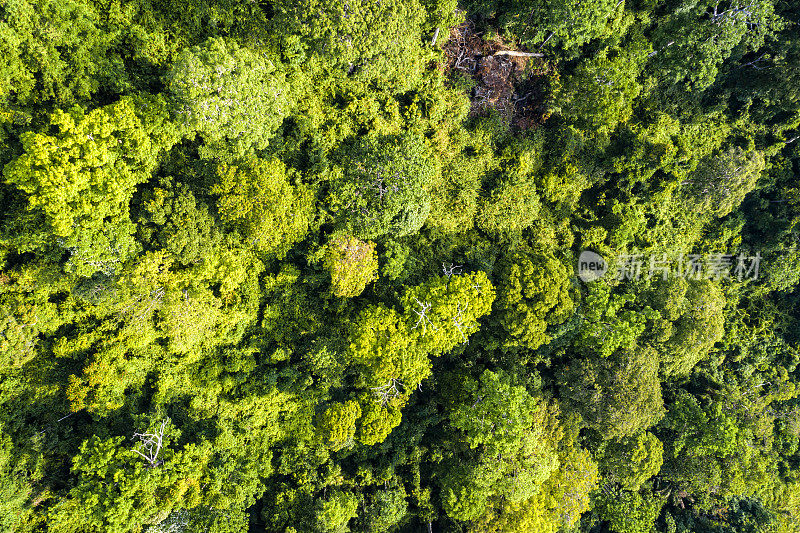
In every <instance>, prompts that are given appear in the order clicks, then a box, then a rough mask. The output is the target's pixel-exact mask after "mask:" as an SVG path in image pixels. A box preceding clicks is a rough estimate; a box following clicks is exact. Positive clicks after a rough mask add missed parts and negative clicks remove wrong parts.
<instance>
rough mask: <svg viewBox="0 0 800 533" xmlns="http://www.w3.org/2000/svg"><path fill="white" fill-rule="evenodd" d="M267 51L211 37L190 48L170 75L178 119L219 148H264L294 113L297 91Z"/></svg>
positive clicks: (168, 81) (171, 92) (166, 78)
mask: <svg viewBox="0 0 800 533" xmlns="http://www.w3.org/2000/svg"><path fill="white" fill-rule="evenodd" d="M269 57H270V56H269V54H268V53H267V52H266V51H260V52H256V51H253V50H250V49H248V48H240V47H239V46H238V45H237V44H236V43H235V42H233V41H225V40H224V39H222V38H216V37H215V38H211V39H209V40H208V41H206V42H205V43H203V44H202V45H200V46H195V47H192V48H190V49H186V50H184V51H183V52H182V53H181V55H180V56H179V57H178V58H177V60H176V61H175V63H174V64H173V66H172V69H171V70H170V71H169V73H168V74H167V75H166V77H165V83H166V84H167V86H168V87H169V92H170V94H171V95H172V96H173V98H174V100H175V113H176V115H177V120H178V122H179V123H180V124H181V125H182V126H183V127H184V128H185V129H186V131H187V132H197V133H199V134H200V135H201V136H202V137H203V138H204V139H205V140H206V142H207V143H208V144H209V145H210V146H211V147H212V149H214V148H215V147H218V146H219V145H220V144H221V143H223V142H227V143H228V144H229V145H230V146H231V147H233V149H234V150H235V152H237V153H239V154H241V153H244V152H246V151H248V150H249V149H251V148H257V149H263V148H265V147H266V146H267V143H268V142H269V140H270V139H271V138H272V137H273V136H274V135H275V132H276V130H277V129H278V127H279V126H280V125H281V123H282V122H283V119H284V117H286V116H287V115H288V114H289V113H290V108H291V106H292V105H293V96H292V89H291V86H290V85H289V83H287V80H286V77H285V74H284V72H283V70H282V69H281V68H280V63H278V62H277V61H275V60H272V59H270V58H269Z"/></svg>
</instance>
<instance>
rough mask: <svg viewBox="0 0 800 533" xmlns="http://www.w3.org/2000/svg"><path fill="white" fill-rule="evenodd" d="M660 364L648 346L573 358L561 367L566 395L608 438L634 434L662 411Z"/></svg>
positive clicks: (649, 423)
mask: <svg viewBox="0 0 800 533" xmlns="http://www.w3.org/2000/svg"><path fill="white" fill-rule="evenodd" d="M658 363H659V358H658V353H657V352H656V351H655V350H654V349H652V348H649V347H648V348H638V347H637V348H633V349H631V350H620V351H618V352H616V353H615V354H614V355H612V356H610V357H607V358H602V359H600V358H593V359H588V360H577V361H572V362H571V364H569V365H568V366H566V367H564V368H563V369H562V370H561V371H560V372H559V378H558V382H559V386H560V387H561V389H560V390H561V394H562V397H563V398H564V399H565V401H566V402H567V405H568V406H570V408H571V409H573V410H576V411H577V412H579V413H580V414H581V416H582V417H583V419H584V420H585V421H586V423H587V425H588V426H589V427H591V428H593V429H595V430H597V431H598V432H600V434H601V435H602V437H603V438H604V439H612V438H620V437H627V436H630V435H634V434H636V433H638V432H639V431H641V430H644V429H647V428H649V427H651V426H653V425H654V424H656V423H657V422H658V421H659V420H661V418H662V417H663V416H664V413H665V410H664V400H663V398H662V396H661V383H660V382H659V374H658Z"/></svg>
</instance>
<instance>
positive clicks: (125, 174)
mask: <svg viewBox="0 0 800 533" xmlns="http://www.w3.org/2000/svg"><path fill="white" fill-rule="evenodd" d="M50 125H51V127H52V128H53V129H56V131H57V133H55V134H50V133H35V132H26V133H23V134H22V135H21V141H22V145H23V149H24V153H23V154H22V155H20V156H19V157H17V158H16V159H14V160H13V161H12V162H10V163H8V164H7V165H6V166H5V168H4V169H3V175H4V177H5V179H6V181H7V182H8V183H10V184H13V185H15V186H16V187H18V188H19V189H20V190H22V191H24V192H25V193H26V194H27V195H28V202H29V206H30V208H31V209H37V210H41V212H43V213H44V215H45V217H46V219H47V222H48V226H49V231H50V232H52V235H53V236H55V237H56V238H57V240H59V243H60V244H61V245H62V246H64V247H65V248H68V249H70V250H71V252H72V256H73V259H72V263H73V267H74V268H75V270H76V272H77V273H79V274H81V275H85V276H88V275H91V274H92V273H94V272H96V271H98V270H104V271H107V272H113V271H114V269H115V268H117V266H118V264H119V263H120V262H122V261H124V260H126V259H127V258H128V257H130V255H131V254H132V253H134V252H135V250H136V244H135V242H134V240H133V238H132V233H133V230H134V227H133V224H132V223H131V221H130V217H129V213H128V204H129V202H130V200H131V197H132V196H133V193H134V190H135V187H136V186H137V185H139V184H140V183H143V182H145V181H147V180H148V179H149V178H150V172H151V171H152V169H153V168H154V166H155V164H156V156H157V154H158V152H159V151H160V149H161V148H162V146H159V145H158V144H157V143H153V142H151V139H150V137H149V135H148V132H147V129H146V128H145V125H144V124H143V123H142V122H141V121H140V120H139V118H138V117H137V115H136V114H135V113H134V103H133V101H132V100H131V99H127V98H126V99H123V100H120V101H119V102H117V103H115V104H111V105H108V106H106V107H101V108H98V109H95V110H94V111H91V112H89V113H84V112H83V111H82V110H81V109H80V108H77V107H75V108H73V109H71V110H70V111H69V112H68V113H67V112H64V111H61V110H56V111H55V112H54V113H53V114H52V116H51V117H50Z"/></svg>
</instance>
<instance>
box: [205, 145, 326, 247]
mask: <svg viewBox="0 0 800 533" xmlns="http://www.w3.org/2000/svg"><path fill="white" fill-rule="evenodd" d="M217 174H218V176H219V182H218V183H216V184H215V185H214V186H213V187H212V189H211V192H212V193H214V194H217V195H219V201H218V207H219V213H220V217H221V218H222V220H224V221H225V222H227V223H229V224H231V225H232V226H233V227H235V228H237V229H239V230H240V231H241V233H242V234H243V236H244V237H245V238H246V239H247V240H248V241H249V242H250V243H252V245H253V247H254V248H255V249H257V250H259V251H262V252H265V253H267V254H271V255H274V256H276V257H278V258H282V257H283V256H285V255H286V253H287V252H288V251H289V250H290V249H291V247H292V246H293V245H294V244H295V243H297V242H298V241H300V240H302V239H303V238H304V237H305V235H306V233H308V230H309V224H310V222H311V219H312V217H313V215H314V211H313V207H314V205H313V194H312V192H311V190H310V189H309V188H308V187H307V186H305V185H303V184H301V183H297V181H298V180H297V178H296V176H294V175H293V173H292V172H291V171H290V170H289V169H287V168H286V165H285V164H284V163H283V162H282V161H280V160H278V159H270V160H264V159H258V158H254V157H253V158H248V159H245V160H242V161H237V162H235V163H234V164H227V163H224V164H220V165H219V167H218V168H217Z"/></svg>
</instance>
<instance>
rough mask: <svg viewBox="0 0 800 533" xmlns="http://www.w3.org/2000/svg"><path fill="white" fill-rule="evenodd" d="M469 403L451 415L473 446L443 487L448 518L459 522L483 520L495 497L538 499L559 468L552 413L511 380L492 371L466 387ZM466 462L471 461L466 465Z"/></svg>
mask: <svg viewBox="0 0 800 533" xmlns="http://www.w3.org/2000/svg"><path fill="white" fill-rule="evenodd" d="M464 388H465V392H466V391H469V394H468V395H467V396H466V399H467V401H466V402H464V401H461V402H459V403H458V404H457V405H456V406H455V408H454V409H453V411H452V412H451V413H450V415H449V418H450V424H451V425H452V427H453V428H454V429H455V430H456V431H457V432H458V435H459V436H460V440H461V441H462V442H463V443H464V444H465V445H466V446H467V450H466V454H465V455H466V457H463V458H462V457H458V456H456V457H454V458H453V460H452V464H450V463H448V466H449V467H450V468H451V470H449V471H447V473H446V474H445V475H444V477H443V478H442V481H441V485H442V504H443V507H444V510H445V512H446V513H447V514H448V515H449V516H450V517H452V518H455V519H458V520H472V519H474V518H477V517H479V516H481V515H482V514H483V513H484V511H485V507H486V505H487V501H488V500H489V499H490V498H493V497H501V498H507V499H508V500H510V501H512V502H518V501H522V500H526V499H528V498H530V497H531V496H533V495H534V494H536V492H537V491H538V490H539V489H540V487H541V485H542V483H544V481H545V480H547V478H548V477H549V476H550V474H551V473H552V472H553V471H554V470H555V469H556V468H557V467H558V458H557V455H556V453H555V450H554V449H553V443H552V442H550V441H549V440H548V438H547V433H546V420H547V419H546V417H547V409H546V407H545V406H544V405H543V404H542V402H541V401H540V400H538V399H537V398H535V397H533V396H531V395H530V394H529V393H528V392H527V391H526V390H525V388H524V387H519V386H514V385H511V384H510V383H509V379H508V376H506V375H504V374H502V373H495V372H492V371H489V370H486V371H484V372H483V374H482V375H481V377H480V380H479V381H477V382H476V381H472V380H470V381H467V382H466V383H464ZM464 459H467V460H466V461H464Z"/></svg>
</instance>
